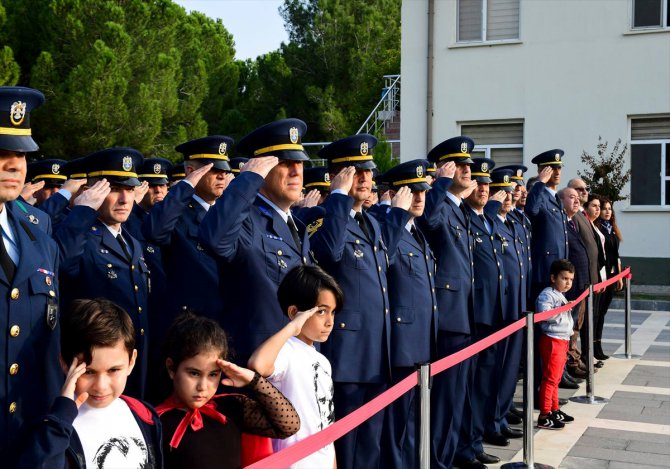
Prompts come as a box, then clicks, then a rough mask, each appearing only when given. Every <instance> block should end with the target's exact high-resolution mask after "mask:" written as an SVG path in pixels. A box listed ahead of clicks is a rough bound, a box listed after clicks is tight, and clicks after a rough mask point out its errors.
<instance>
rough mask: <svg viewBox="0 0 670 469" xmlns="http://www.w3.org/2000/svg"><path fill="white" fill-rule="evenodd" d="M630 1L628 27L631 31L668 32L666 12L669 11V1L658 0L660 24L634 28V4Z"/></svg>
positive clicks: (669, 22) (668, 19)
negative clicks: (659, 4)
mask: <svg viewBox="0 0 670 469" xmlns="http://www.w3.org/2000/svg"><path fill="white" fill-rule="evenodd" d="M636 1H637V0H631V1H630V21H629V26H630V30H631V31H635V32H640V31H664V30H667V31H670V18H668V10H669V9H670V0H660V2H661V24H660V25H652V26H635V2H636Z"/></svg>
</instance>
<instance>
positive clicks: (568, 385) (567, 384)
mask: <svg viewBox="0 0 670 469" xmlns="http://www.w3.org/2000/svg"><path fill="white" fill-rule="evenodd" d="M558 387H559V388H561V389H579V384H577V383H575V382H574V381H573V380H571V379H569V378H567V377H566V375H565V374H564V375H563V378H561V382H560V383H558Z"/></svg>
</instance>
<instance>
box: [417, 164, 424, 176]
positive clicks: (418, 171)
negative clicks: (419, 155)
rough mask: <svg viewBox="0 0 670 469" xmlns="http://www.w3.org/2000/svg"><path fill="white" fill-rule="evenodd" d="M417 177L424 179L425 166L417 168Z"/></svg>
mask: <svg viewBox="0 0 670 469" xmlns="http://www.w3.org/2000/svg"><path fill="white" fill-rule="evenodd" d="M416 177H418V178H422V177H423V166H421V165H419V166H417V167H416Z"/></svg>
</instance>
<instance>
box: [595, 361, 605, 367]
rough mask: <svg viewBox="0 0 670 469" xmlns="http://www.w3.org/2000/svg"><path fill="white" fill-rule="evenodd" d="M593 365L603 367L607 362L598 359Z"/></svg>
mask: <svg viewBox="0 0 670 469" xmlns="http://www.w3.org/2000/svg"><path fill="white" fill-rule="evenodd" d="M593 366H595V367H596V368H602V367H603V366H605V363H604V362H603V361H601V360H598V361H597V362H596V363H595V364H594V365H593Z"/></svg>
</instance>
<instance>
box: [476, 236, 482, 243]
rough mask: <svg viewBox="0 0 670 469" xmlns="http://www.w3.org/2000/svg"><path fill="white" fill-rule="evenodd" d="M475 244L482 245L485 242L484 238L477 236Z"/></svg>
mask: <svg viewBox="0 0 670 469" xmlns="http://www.w3.org/2000/svg"><path fill="white" fill-rule="evenodd" d="M475 242H477V243H482V242H483V241H482V238H480V237H479V236H477V237H476V238H475Z"/></svg>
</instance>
